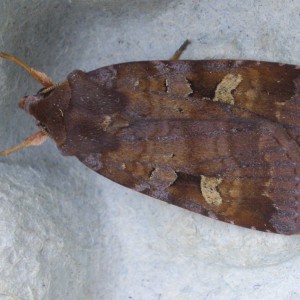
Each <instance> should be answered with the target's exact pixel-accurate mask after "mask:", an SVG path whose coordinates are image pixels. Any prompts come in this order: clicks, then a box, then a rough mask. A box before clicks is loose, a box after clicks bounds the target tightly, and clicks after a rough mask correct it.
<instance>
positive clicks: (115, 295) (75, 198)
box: [0, 0, 300, 300]
mask: <svg viewBox="0 0 300 300" xmlns="http://www.w3.org/2000/svg"><path fill="white" fill-rule="evenodd" d="M299 13H300V7H299V4H298V3H297V1H292V0H290V1H288V0H287V1H276V0H266V1H263V0H259V1H256V0H249V1H238V0H236V1H230V0H224V1H218V0H213V1H209V0H203V1H198V0H197V1H196V0H194V1H192V0H186V1H177V0H173V1H167V0H164V1H161V0H160V1H158V0H155V1H148V0H142V1H136V0H129V1H117V0H113V1H109V0H105V1H96V0H94V1H92V0H91V1H83V0H82V1H80V0H69V1H58V0H51V1H46V0H43V1H37V0H31V1H17V0H3V1H1V2H0V49H1V51H6V52H9V53H12V54H15V55H17V56H19V57H20V58H22V59H24V60H25V61H26V62H28V63H29V64H31V65H32V66H34V67H36V68H38V69H41V70H42V71H45V72H46V73H47V74H49V75H50V76H51V77H53V78H54V79H55V80H57V81H59V80H62V79H64V78H65V77H66V75H67V74H68V73H69V72H70V71H72V70H73V69H83V70H91V69H94V68H97V67H100V66H104V65H109V64H112V63H118V62H123V61H130V60H150V59H167V58H168V57H170V56H171V55H172V54H173V52H174V51H175V50H176V48H177V47H178V46H179V45H180V44H181V42H182V41H183V40H185V39H186V38H190V39H191V40H192V42H193V43H192V45H190V47H189V48H188V49H187V51H186V52H185V53H184V57H185V58H190V59H204V58H240V59H260V60H269V61H281V62H285V63H294V64H300V58H299V53H300V18H299ZM38 89H39V86H38V84H36V83H34V82H33V80H32V79H31V78H29V76H27V74H25V72H23V71H21V70H20V68H19V67H18V66H15V65H13V64H12V63H9V62H4V61H0V90H1V99H0V108H1V118H0V140H1V148H6V147H9V146H10V145H13V144H15V143H16V142H17V141H20V140H21V139H22V138H24V137H25V136H28V135H29V134H30V133H32V132H33V131H34V130H35V125H34V123H33V122H32V121H31V120H30V119H29V118H28V116H26V115H25V114H24V113H23V112H22V111H20V110H19V109H18V107H17V101H18V100H19V98H20V97H22V96H24V95H28V94H32V93H35V92H36V90H38ZM0 164H1V173H0V299H5V300H8V299H9V300H10V299H26V300H27V299H72V300H73V299H91V300H96V299H117V300H123V299H138V300H139V299H143V300H154V299H155V300H156V299H160V300H168V299H172V300H173V299H176V300H179V299H180V300H181V299H185V300H186V299H191V300H194V299H299V297H300V287H299V284H298V278H299V276H300V271H299V267H298V265H299V263H300V258H299V254H300V237H298V236H294V237H284V236H279V235H273V234H265V233H260V232H255V231H250V230H246V229H242V228H238V227H235V226H231V225H227V224H223V223H220V222H217V221H214V220H210V219H207V218H204V217H201V216H198V215H195V214H193V213H190V212H187V211H184V210H182V209H179V208H176V207H173V206H170V205H167V204H165V203H162V202H160V201H155V200H152V199H151V198H149V197H146V196H142V195H140V194H138V193H135V192H131V191H129V190H127V189H125V188H122V187H120V186H118V185H116V184H113V183H111V182H109V181H108V180H106V179H104V178H102V177H100V176H98V175H97V174H94V173H93V172H91V171H89V170H87V169H86V168H85V167H84V166H83V165H81V164H80V163H79V162H78V161H77V160H76V159H73V158H64V157H61V156H60V155H59V153H58V151H57V150H56V148H55V146H54V143H51V142H47V143H46V144H45V145H43V146H41V147H39V148H34V149H33V148H32V149H25V150H23V151H20V152H19V153H16V154H14V155H12V156H10V157H7V158H1V159H0Z"/></svg>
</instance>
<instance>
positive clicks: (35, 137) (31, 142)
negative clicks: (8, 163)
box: [0, 130, 48, 156]
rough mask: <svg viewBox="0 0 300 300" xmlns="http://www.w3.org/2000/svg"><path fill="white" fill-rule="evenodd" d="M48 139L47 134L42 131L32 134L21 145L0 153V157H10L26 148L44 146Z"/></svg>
mask: <svg viewBox="0 0 300 300" xmlns="http://www.w3.org/2000/svg"><path fill="white" fill-rule="evenodd" d="M47 138H48V135H47V133H45V132H44V131H42V130H41V131H38V132H36V133H34V134H32V135H31V136H29V137H28V138H26V139H25V140H24V141H23V142H22V143H20V144H19V145H17V146H15V147H13V148H10V149H7V150H4V151H2V152H0V156H5V155H9V154H11V153H13V152H16V151H18V150H20V149H22V148H25V147H30V146H39V145H41V144H43V143H44V142H45V141H46V140H47Z"/></svg>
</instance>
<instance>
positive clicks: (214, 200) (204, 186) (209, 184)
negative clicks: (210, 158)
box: [200, 175, 223, 206]
mask: <svg viewBox="0 0 300 300" xmlns="http://www.w3.org/2000/svg"><path fill="white" fill-rule="evenodd" d="M222 181H223V179H222V178H217V177H206V176H204V175H201V182H200V188H201V193H202V195H203V197H204V199H205V201H206V202H207V203H208V204H211V205H216V206H219V205H221V204H222V197H221V195H220V193H219V191H218V190H217V187H218V185H219V184H220V183H221V182H222Z"/></svg>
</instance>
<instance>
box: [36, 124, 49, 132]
mask: <svg viewBox="0 0 300 300" xmlns="http://www.w3.org/2000/svg"><path fill="white" fill-rule="evenodd" d="M37 126H38V127H39V128H40V129H41V130H42V131H44V132H46V133H49V132H50V131H49V129H48V127H47V125H46V124H43V123H38V124H37Z"/></svg>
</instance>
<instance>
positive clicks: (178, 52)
mask: <svg viewBox="0 0 300 300" xmlns="http://www.w3.org/2000/svg"><path fill="white" fill-rule="evenodd" d="M190 43H191V42H190V41H189V40H185V42H184V43H183V44H182V45H181V46H180V47H179V49H178V50H176V52H175V53H174V54H173V56H171V58H170V60H177V59H179V57H180V56H181V54H182V53H183V51H184V50H185V49H186V48H187V46H188V45H189V44H190Z"/></svg>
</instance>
